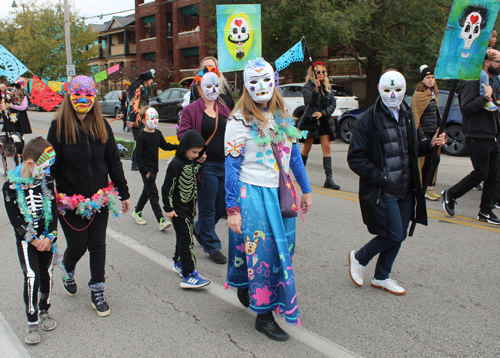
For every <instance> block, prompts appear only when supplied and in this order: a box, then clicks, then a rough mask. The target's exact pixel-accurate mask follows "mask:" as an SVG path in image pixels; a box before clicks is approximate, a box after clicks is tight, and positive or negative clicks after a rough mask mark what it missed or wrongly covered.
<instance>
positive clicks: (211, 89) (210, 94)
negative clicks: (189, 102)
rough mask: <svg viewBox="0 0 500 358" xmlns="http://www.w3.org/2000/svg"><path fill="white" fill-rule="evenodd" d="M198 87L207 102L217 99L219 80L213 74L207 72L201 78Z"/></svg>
mask: <svg viewBox="0 0 500 358" xmlns="http://www.w3.org/2000/svg"><path fill="white" fill-rule="evenodd" d="M200 87H201V91H202V93H203V96H204V97H205V98H206V99H207V100H209V101H215V100H216V99H217V98H218V97H219V91H220V79H219V77H218V76H217V75H216V74H215V73H214V72H207V73H205V74H204V75H203V77H202V78H201V83H200Z"/></svg>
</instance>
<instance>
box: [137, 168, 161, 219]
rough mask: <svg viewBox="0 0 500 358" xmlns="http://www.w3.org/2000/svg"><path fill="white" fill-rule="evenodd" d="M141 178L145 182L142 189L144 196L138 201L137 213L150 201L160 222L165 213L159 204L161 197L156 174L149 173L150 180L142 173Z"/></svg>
mask: <svg viewBox="0 0 500 358" xmlns="http://www.w3.org/2000/svg"><path fill="white" fill-rule="evenodd" d="M141 176H142V181H143V182H144V188H143V189H142V194H141V196H140V197H139V200H138V201H137V205H136V207H135V211H136V212H139V211H142V209H144V206H145V205H146V203H147V202H148V200H149V203H150V204H151V208H152V209H153V212H154V213H155V216H156V220H157V221H158V222H160V219H161V218H162V217H163V212H162V211H161V207H160V204H159V200H160V197H159V196H158V188H157V187H156V174H155V173H149V178H146V175H145V174H142V173H141Z"/></svg>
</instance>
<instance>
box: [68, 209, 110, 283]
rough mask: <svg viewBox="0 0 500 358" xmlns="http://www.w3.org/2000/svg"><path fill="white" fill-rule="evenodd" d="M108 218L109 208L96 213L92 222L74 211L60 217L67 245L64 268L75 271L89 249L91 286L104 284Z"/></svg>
mask: <svg viewBox="0 0 500 358" xmlns="http://www.w3.org/2000/svg"><path fill="white" fill-rule="evenodd" d="M108 217H109V210H108V208H102V209H101V212H100V213H99V212H96V213H95V214H94V217H93V219H91V220H92V222H90V220H88V219H84V218H83V217H82V216H80V215H77V214H76V213H75V212H74V211H67V212H66V215H64V216H63V215H59V222H60V223H61V227H62V229H63V231H64V236H65V237H66V243H67V248H66V251H64V257H63V265H64V268H65V269H66V271H67V272H72V271H74V270H75V267H76V264H77V263H78V261H79V260H80V259H81V258H82V256H83V255H84V254H85V252H86V251H87V249H88V250H89V255H90V275H91V278H90V281H89V285H91V284H95V283H99V282H104V266H105V264H106V228H107V227H108ZM84 228H85V229H84ZM75 229H76V230H75ZM82 229H84V230H82ZM79 230H80V231H79Z"/></svg>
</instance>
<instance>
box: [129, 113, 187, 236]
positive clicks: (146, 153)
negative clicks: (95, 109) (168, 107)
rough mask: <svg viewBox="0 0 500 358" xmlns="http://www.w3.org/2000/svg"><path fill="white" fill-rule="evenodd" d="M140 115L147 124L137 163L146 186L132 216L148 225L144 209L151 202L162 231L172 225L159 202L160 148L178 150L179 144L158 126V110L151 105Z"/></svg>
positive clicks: (142, 133)
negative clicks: (164, 135)
mask: <svg viewBox="0 0 500 358" xmlns="http://www.w3.org/2000/svg"><path fill="white" fill-rule="evenodd" d="M139 116H140V117H141V121H142V122H143V123H144V124H145V126H144V130H143V131H142V132H141V134H139V137H137V147H136V149H135V150H136V152H137V164H138V165H139V170H140V171H141V176H142V181H143V183H144V188H143V189H142V194H141V196H140V197H139V200H138V201H137V205H136V206H135V210H134V211H133V212H132V217H133V218H134V220H135V222H136V223H137V224H138V225H146V220H144V218H143V217H142V209H144V206H145V205H146V203H147V202H148V200H149V202H150V204H151V208H152V209H153V212H154V213H155V216H156V220H157V222H158V226H159V228H160V230H161V231H163V230H165V229H167V228H169V227H170V226H172V223H171V222H170V221H167V220H165V218H164V217H163V213H162V211H161V207H160V204H159V203H158V200H159V198H158V188H157V187H156V175H157V174H158V149H160V148H161V149H163V150H176V149H177V147H178V145H177V144H171V143H167V142H166V141H165V138H164V137H163V134H162V133H161V131H160V130H159V129H156V127H158V112H156V109H154V108H151V107H148V106H146V107H144V108H142V109H141V111H140V113H139Z"/></svg>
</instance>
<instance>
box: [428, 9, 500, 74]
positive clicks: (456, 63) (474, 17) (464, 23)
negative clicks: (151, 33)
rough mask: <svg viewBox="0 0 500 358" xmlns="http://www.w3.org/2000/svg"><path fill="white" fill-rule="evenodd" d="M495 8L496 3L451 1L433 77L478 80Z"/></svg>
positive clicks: (493, 21) (495, 12)
mask: <svg viewBox="0 0 500 358" xmlns="http://www.w3.org/2000/svg"><path fill="white" fill-rule="evenodd" d="M499 5H500V2H499V1H498V0H455V1H454V3H453V7H452V8H451V12H450V17H449V18H448V24H447V26H446V31H445V34H444V38H443V43H442V44H441V51H440V53H439V59H438V62H437V65H436V73H435V76H436V78H439V79H460V80H478V79H479V76H480V74H481V68H482V67H483V61H484V56H485V55H486V50H487V48H488V42H489V40H490V36H491V31H492V30H493V26H494V25H495V20H496V18H497V14H498V9H499Z"/></svg>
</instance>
